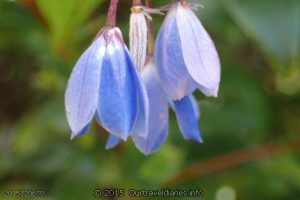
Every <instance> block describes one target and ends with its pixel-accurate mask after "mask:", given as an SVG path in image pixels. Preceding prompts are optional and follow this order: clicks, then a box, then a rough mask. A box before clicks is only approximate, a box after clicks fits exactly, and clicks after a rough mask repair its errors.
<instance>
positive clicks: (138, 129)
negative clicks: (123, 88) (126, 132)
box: [125, 47, 149, 138]
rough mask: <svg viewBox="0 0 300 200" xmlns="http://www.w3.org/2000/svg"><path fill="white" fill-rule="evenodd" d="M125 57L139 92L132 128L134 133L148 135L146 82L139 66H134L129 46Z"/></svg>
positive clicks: (142, 135)
mask: <svg viewBox="0 0 300 200" xmlns="http://www.w3.org/2000/svg"><path fill="white" fill-rule="evenodd" d="M125 57H126V60H127V65H128V67H129V69H130V70H131V73H132V75H133V81H134V83H135V87H136V92H137V94H136V95H137V102H136V104H137V116H136V121H135V123H134V127H133V129H132V133H133V132H134V133H135V134H137V135H139V136H141V137H144V138H145V137H146V136H147V134H148V132H147V131H148V124H149V99H148V95H147V91H146V88H145V85H144V83H143V82H142V79H141V77H140V74H139V72H138V70H137V68H136V67H135V66H134V64H133V61H132V59H131V57H130V54H129V51H128V49H127V47H125Z"/></svg>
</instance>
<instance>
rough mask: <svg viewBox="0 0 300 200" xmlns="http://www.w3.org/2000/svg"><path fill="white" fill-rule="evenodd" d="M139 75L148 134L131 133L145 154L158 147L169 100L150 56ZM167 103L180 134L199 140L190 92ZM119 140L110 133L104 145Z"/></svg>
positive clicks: (165, 130) (165, 129)
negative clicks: (145, 101) (146, 104)
mask: <svg viewBox="0 0 300 200" xmlns="http://www.w3.org/2000/svg"><path fill="white" fill-rule="evenodd" d="M141 75H142V80H143V82H144V84H145V86H146V90H147V95H148V98H149V125H148V134H147V136H146V137H141V136H140V135H139V134H136V133H135V132H133V133H132V135H131V137H132V139H133V142H134V144H135V145H136V147H137V148H138V150H139V151H141V152H142V153H143V154H145V155H149V154H151V153H153V152H155V151H156V150H158V148H159V147H160V146H161V144H162V143H163V142H164V141H165V140H166V138H167V135H168V123H169V114H168V102H169V101H168V97H167V96H166V94H165V93H164V91H163V90H162V88H161V85H160V84H159V78H158V74H157V71H156V67H155V64H154V61H153V59H151V58H150V59H148V62H147V64H146V65H145V67H144V68H143V71H142V72H141ZM170 106H171V108H172V109H173V110H174V111H175V114H176V118H177V122H178V124H179V127H180V130H181V133H182V134H183V136H184V138H185V139H187V140H196V141H198V142H202V139H201V134H200V132H199V127H198V119H199V117H200V114H199V107H198V104H197V103H196V101H195V98H194V97H193V96H192V95H190V96H186V97H184V98H183V99H182V100H180V101H171V102H170ZM120 142H121V139H120V138H117V137H115V136H114V135H112V134H110V136H109V139H108V141H107V143H106V148H108V149H110V148H113V147H115V146H116V145H117V144H119V143H120Z"/></svg>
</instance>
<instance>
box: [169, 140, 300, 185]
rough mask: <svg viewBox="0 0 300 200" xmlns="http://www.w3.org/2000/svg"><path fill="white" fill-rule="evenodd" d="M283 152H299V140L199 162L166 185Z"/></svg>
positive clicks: (241, 150) (245, 150) (244, 150)
mask: <svg viewBox="0 0 300 200" xmlns="http://www.w3.org/2000/svg"><path fill="white" fill-rule="evenodd" d="M285 151H287V152H289V151H300V139H294V140H293V141H291V140H286V141H281V142H277V143H269V144H263V145H261V146H257V147H254V148H253V147H250V148H247V149H239V150H236V151H233V152H229V153H227V154H223V155H220V156H216V157H214V158H210V159H208V160H203V161H202V160H201V161H199V163H195V164H193V165H190V166H188V167H186V168H184V169H183V170H182V171H180V172H179V173H178V174H177V175H176V176H175V177H173V178H172V179H171V180H170V181H168V182H167V183H166V185H167V186H175V185H178V184H182V183H184V182H187V181H189V180H192V179H195V178H197V177H199V176H201V175H207V174H209V173H215V172H217V171H222V170H225V169H228V168H231V167H235V166H237V165H240V164H243V163H246V162H249V161H253V160H260V159H263V158H267V157H271V156H274V155H276V154H278V153H281V152H285Z"/></svg>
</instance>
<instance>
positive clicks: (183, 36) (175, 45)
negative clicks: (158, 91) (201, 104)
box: [155, 0, 221, 100]
mask: <svg viewBox="0 0 300 200" xmlns="http://www.w3.org/2000/svg"><path fill="white" fill-rule="evenodd" d="M193 7H194V6H193V5H191V4H190V3H188V2H187V1H186V0H181V1H178V2H176V3H174V4H172V5H171V7H170V9H169V12H168V14H167V16H166V19H165V21H164V23H163V25H162V27H161V29H160V31H159V33H158V36H157V40H156V51H155V62H156V65H157V72H158V75H159V79H160V82H161V85H162V88H163V89H164V91H165V92H166V93H167V94H168V96H170V97H171V98H172V99H173V100H180V99H182V98H183V97H185V96H187V95H189V94H191V93H192V92H193V91H194V90H195V89H199V90H201V91H202V92H203V93H204V94H205V95H207V96H214V97H217V95H218V89H219V83H220V73H221V70H220V62H219V57H218V54H217V51H216V48H215V46H214V43H213V41H212V40H211V38H210V37H209V35H208V33H207V32H206V30H205V29H204V28H203V26H202V24H201V22H200V21H199V19H198V18H197V16H196V15H195V14H194V13H193V11H192V8H193Z"/></svg>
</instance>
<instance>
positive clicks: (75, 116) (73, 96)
mask: <svg viewBox="0 0 300 200" xmlns="http://www.w3.org/2000/svg"><path fill="white" fill-rule="evenodd" d="M104 53H105V41H104V39H103V37H99V38H98V39H97V40H96V41H95V42H94V43H92V45H91V46H90V47H89V48H88V49H87V50H86V51H85V52H84V54H83V55H82V56H81V57H80V58H79V60H78V61H77V63H76V66H75V67H74V69H73V71H72V74H71V76H70V79H69V82H68V86H67V90H66V93H65V108H66V115H67V119H68V122H69V125H70V127H71V129H72V136H71V137H72V138H74V137H76V136H77V135H80V134H82V130H83V129H84V128H85V127H86V126H87V124H89V123H90V122H91V120H92V118H93V116H94V113H95V111H96V105H97V99H98V90H99V82H100V70H101V64H102V60H103V56H104Z"/></svg>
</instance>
